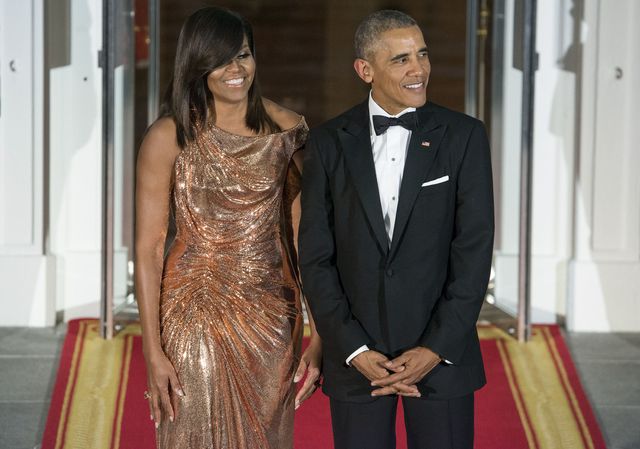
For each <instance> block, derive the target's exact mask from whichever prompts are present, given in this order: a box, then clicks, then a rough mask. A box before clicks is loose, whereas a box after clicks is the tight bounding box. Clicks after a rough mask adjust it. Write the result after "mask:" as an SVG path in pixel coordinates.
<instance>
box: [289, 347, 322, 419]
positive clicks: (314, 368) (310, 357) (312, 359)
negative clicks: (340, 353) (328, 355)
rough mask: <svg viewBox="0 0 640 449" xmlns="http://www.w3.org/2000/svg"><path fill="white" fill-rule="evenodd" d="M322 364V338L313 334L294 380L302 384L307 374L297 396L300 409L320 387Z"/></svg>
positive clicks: (297, 404)
mask: <svg viewBox="0 0 640 449" xmlns="http://www.w3.org/2000/svg"><path fill="white" fill-rule="evenodd" d="M321 364H322V341H321V340H320V336H319V335H318V334H313V335H312V336H311V341H310V342H309V346H308V347H307V349H306V350H305V351H304V354H302V357H301V358H300V364H299V365H298V369H297V371H296V374H295V376H294V378H293V381H294V382H296V383H297V382H300V381H301V380H302V379H303V378H304V376H305V373H306V375H307V377H306V379H305V381H304V383H303V384H302V387H300V390H298V394H297V395H296V402H295V407H296V409H298V407H300V404H302V403H303V402H304V401H306V400H307V399H308V398H309V397H311V395H312V394H313V392H314V391H316V388H318V386H319V385H320V380H319V379H320V367H321Z"/></svg>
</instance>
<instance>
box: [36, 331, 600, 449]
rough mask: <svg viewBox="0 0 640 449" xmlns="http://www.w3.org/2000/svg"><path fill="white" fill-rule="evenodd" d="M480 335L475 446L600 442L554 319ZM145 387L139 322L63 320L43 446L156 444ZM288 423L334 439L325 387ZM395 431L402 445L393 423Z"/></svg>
mask: <svg viewBox="0 0 640 449" xmlns="http://www.w3.org/2000/svg"><path fill="white" fill-rule="evenodd" d="M479 334H480V338H481V342H482V351H483V354H484V358H485V365H486V370H487V378H488V385H487V386H486V387H485V388H483V389H482V390H481V391H480V392H478V394H477V399H476V445H475V446H476V448H477V449H525V448H526V449H551V448H559V449H560V448H575V449H580V448H585V449H604V448H605V444H604V441H603V438H602V435H601V433H600V429H599V427H598V424H597V422H596V420H595V418H594V415H593V412H592V410H591V407H590V405H589V403H588V401H587V399H586V396H585V394H584V391H583V390H582V387H581V385H580V382H579V379H578V377H577V374H576V370H575V367H574V365H573V363H572V361H571V358H570V355H569V352H568V350H567V347H566V345H565V343H564V340H563V339H562V336H561V334H560V331H559V329H558V327H556V326H537V327H535V329H534V336H533V339H532V341H531V342H530V343H527V344H519V343H517V342H515V341H514V340H513V339H511V337H509V336H508V335H506V334H505V333H503V332H502V331H500V330H499V329H497V328H493V327H480V328H479ZM145 386H146V377H145V368H144V360H143V358H142V347H141V339H140V327H139V325H137V324H133V325H129V326H127V327H126V328H125V330H124V331H122V332H121V333H119V334H118V336H117V337H116V338H114V339H113V340H111V341H104V340H102V339H101V338H100V337H99V335H98V324H97V321H96V320H76V321H72V322H70V323H69V328H68V333H67V337H66V340H65V343H64V347H63V351H62V355H61V359H60V367H59V370H58V377H57V380H56V385H55V388H54V392H53V397H52V401H51V406H50V410H49V416H48V419H47V425H46V429H45V433H44V436H43V442H42V448H43V449H62V448H83V449H89V448H96V449H118V448H120V449H153V448H155V444H154V429H153V424H152V423H151V421H150V420H149V410H148V407H147V404H146V401H145V400H144V399H143V397H142V393H143V391H144V390H145ZM401 420H402V413H401V410H399V415H398V422H399V423H400V422H402V421H401ZM295 430H296V433H295V448H296V449H332V448H333V444H332V442H331V422H330V417H329V408H328V400H327V398H326V397H325V396H324V395H322V394H321V393H317V394H315V395H314V396H313V397H312V398H311V399H309V400H308V401H307V402H305V403H304V404H303V405H302V407H301V408H300V410H299V411H298V413H297V415H296V428H295ZM398 439H399V444H398V448H399V449H403V448H406V443H405V436H404V432H403V431H402V430H401V427H398Z"/></svg>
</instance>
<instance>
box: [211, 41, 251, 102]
mask: <svg viewBox="0 0 640 449" xmlns="http://www.w3.org/2000/svg"><path fill="white" fill-rule="evenodd" d="M255 73H256V61H255V60H254V59H253V55H252V54H251V50H250V49H249V43H248V42H247V37H246V36H245V38H244V40H243V41H242V47H241V48H240V51H239V52H238V54H237V55H236V56H235V57H234V58H233V59H232V60H231V61H230V62H229V63H228V64H227V65H224V66H222V67H218V68H217V69H215V70H214V71H213V72H211V73H209V76H208V77H207V85H208V86H209V90H210V91H211V93H212V94H213V98H214V100H215V102H216V103H220V102H224V103H240V102H243V101H247V98H248V94H249V88H250V87H251V84H252V83H253V77H254V76H255Z"/></svg>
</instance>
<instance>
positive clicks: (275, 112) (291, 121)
mask: <svg viewBox="0 0 640 449" xmlns="http://www.w3.org/2000/svg"><path fill="white" fill-rule="evenodd" d="M262 102H263V104H264V108H265V110H266V111H267V114H269V117H271V118H272V119H273V121H274V122H276V123H277V124H278V126H279V127H280V128H281V129H282V130H287V129H291V128H294V127H295V126H297V125H298V124H299V123H300V121H301V120H302V116H301V115H300V114H297V113H296V112H293V111H292V110H290V109H287V108H285V107H283V106H280V105H279V104H278V103H276V102H274V101H271V100H269V99H268V98H263V99H262Z"/></svg>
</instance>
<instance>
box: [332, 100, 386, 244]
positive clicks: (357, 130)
mask: <svg viewBox="0 0 640 449" xmlns="http://www.w3.org/2000/svg"><path fill="white" fill-rule="evenodd" d="M368 121H369V113H368V108H367V105H366V103H363V104H362V105H361V107H360V108H357V109H356V110H354V114H353V116H352V117H351V120H350V121H349V122H348V123H347V124H346V126H345V127H343V128H342V129H338V138H339V139H340V143H341V144H342V148H343V154H344V159H345V161H346V164H347V167H348V169H349V174H350V175H351V181H352V182H353V185H354V186H355V188H356V191H357V192H358V196H359V197H360V201H361V202H362V207H363V208H364V211H365V214H366V216H367V219H368V221H369V224H370V225H371V229H372V230H373V233H374V235H375V236H376V239H377V241H378V244H379V245H380V249H381V251H382V253H383V254H386V253H387V252H388V250H389V243H388V238H387V233H386V231H385V227H384V218H383V215H382V206H381V205H380V194H379V191H378V181H377V179H376V169H375V164H374V162H373V154H372V150H371V137H370V134H369V123H368Z"/></svg>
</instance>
